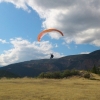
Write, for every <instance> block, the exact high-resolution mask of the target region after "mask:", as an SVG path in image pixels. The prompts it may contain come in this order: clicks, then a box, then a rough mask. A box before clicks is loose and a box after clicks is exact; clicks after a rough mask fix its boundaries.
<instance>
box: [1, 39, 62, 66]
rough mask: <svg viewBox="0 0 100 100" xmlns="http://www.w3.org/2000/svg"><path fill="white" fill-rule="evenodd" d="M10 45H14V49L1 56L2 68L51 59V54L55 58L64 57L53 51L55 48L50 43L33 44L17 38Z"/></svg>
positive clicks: (11, 40)
mask: <svg viewBox="0 0 100 100" xmlns="http://www.w3.org/2000/svg"><path fill="white" fill-rule="evenodd" d="M10 43H11V44H12V45H13V47H12V49H9V50H7V51H4V53H3V54H1V55H0V66H4V65H8V64H11V63H16V62H22V61H28V60H34V59H45V58H48V59H49V57H50V53H53V54H54V56H55V58H58V57H61V56H63V55H61V54H59V53H58V52H54V51H53V50H52V49H53V46H52V44H50V43H49V41H43V42H33V43H31V42H29V41H28V40H24V39H22V38H15V39H10Z"/></svg>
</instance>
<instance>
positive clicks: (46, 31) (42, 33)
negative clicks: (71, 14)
mask: <svg viewBox="0 0 100 100" xmlns="http://www.w3.org/2000/svg"><path fill="white" fill-rule="evenodd" d="M52 31H56V32H58V33H60V34H61V35H62V36H63V33H62V32H61V31H59V30H57V29H46V30H44V31H42V32H41V33H39V35H38V38H37V40H38V41H39V42H40V40H41V38H42V37H43V36H44V35H45V34H47V33H48V32H52Z"/></svg>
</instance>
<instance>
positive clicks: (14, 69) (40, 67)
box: [0, 50, 100, 77]
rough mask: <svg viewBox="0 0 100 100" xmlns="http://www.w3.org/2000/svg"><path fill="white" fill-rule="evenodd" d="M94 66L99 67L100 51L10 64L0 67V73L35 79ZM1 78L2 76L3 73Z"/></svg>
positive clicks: (88, 68)
mask: <svg viewBox="0 0 100 100" xmlns="http://www.w3.org/2000/svg"><path fill="white" fill-rule="evenodd" d="M94 65H95V66H97V67H100V50H96V51H94V52H91V53H90V54H79V55H70V56H65V57H62V58H58V59H40V60H31V61H25V62H20V63H15V64H10V65H7V66H4V67H1V68H0V71H4V73H6V72H11V73H13V74H14V75H15V76H16V75H17V76H20V77H25V76H27V77H35V76H38V75H39V74H40V73H42V72H54V71H62V70H66V69H77V70H90V69H92V68H93V66H94ZM0 73H1V72H0ZM0 75H1V74H0ZM1 76H3V73H2V75H1Z"/></svg>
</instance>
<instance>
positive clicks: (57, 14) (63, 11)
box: [0, 0, 100, 46]
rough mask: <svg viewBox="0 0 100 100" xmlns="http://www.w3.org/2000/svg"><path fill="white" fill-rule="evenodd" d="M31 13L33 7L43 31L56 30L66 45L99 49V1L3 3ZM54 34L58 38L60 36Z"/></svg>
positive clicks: (51, 0)
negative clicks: (59, 32)
mask: <svg viewBox="0 0 100 100" xmlns="http://www.w3.org/2000/svg"><path fill="white" fill-rule="evenodd" d="M0 2H9V3H12V4H14V5H15V6H16V8H22V9H24V10H26V11H29V12H30V8H29V7H31V8H32V9H33V10H35V11H36V12H37V13H38V14H39V16H40V17H41V18H43V19H44V21H43V23H42V27H43V28H57V29H59V30H61V31H62V32H63V33H64V40H65V41H66V42H67V43H70V42H75V43H76V44H82V43H88V44H93V45H96V46H100V44H99V42H100V6H99V5H100V0H88V1H86V0H0ZM52 34H53V33H51V35H50V36H51V37H52V38H56V39H58V38H59V36H58V34H54V35H52Z"/></svg>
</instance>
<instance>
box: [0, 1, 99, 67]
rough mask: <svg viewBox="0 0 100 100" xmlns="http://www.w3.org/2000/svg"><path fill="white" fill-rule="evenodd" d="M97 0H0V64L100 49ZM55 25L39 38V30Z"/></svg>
mask: <svg viewBox="0 0 100 100" xmlns="http://www.w3.org/2000/svg"><path fill="white" fill-rule="evenodd" d="M99 4H100V1H99V0H92V1H91V0H88V2H87V1H85V0H74V1H73V0H70V1H69V0H55V1H54V0H0V66H5V65H8V64H11V63H16V62H22V61H27V60H34V59H49V57H50V53H53V54H54V57H55V58H60V57H62V56H68V55H76V54H85V53H90V52H92V51H95V50H98V49H100V6H99ZM48 28H56V29H59V30H60V31H62V32H63V34H64V36H63V37H62V36H59V34H58V33H54V32H51V33H49V34H47V35H45V36H44V37H43V38H42V39H41V42H38V41H37V36H38V34H39V33H40V32H41V31H43V30H44V29H48Z"/></svg>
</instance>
